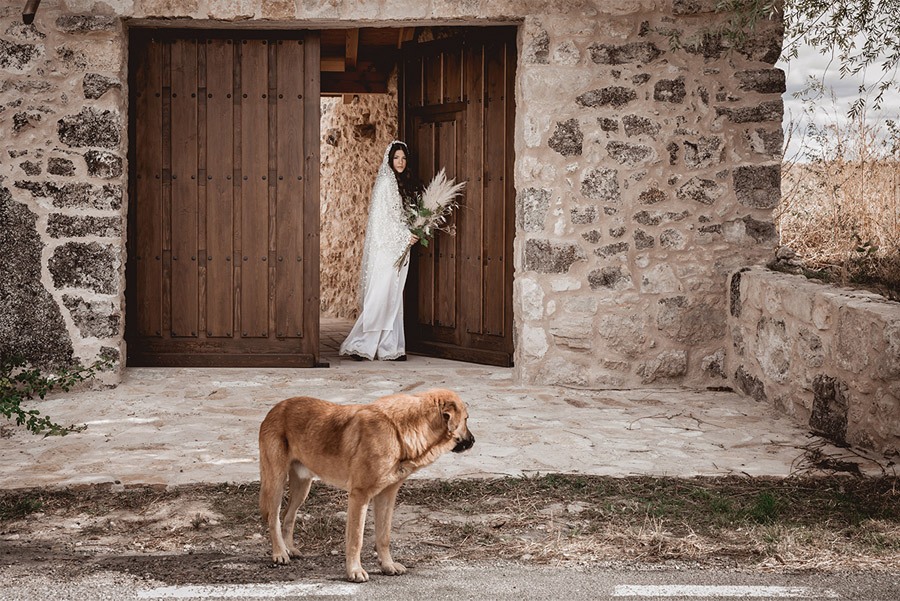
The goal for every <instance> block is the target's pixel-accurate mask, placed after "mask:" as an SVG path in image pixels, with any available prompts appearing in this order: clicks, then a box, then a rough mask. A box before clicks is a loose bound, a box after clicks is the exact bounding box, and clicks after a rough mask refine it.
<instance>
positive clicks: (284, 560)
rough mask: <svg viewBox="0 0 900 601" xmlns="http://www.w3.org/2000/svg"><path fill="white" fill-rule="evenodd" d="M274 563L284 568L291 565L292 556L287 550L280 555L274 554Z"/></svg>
mask: <svg viewBox="0 0 900 601" xmlns="http://www.w3.org/2000/svg"><path fill="white" fill-rule="evenodd" d="M272 563H274V564H275V565H277V566H283V565H287V564H289V563H291V554H290V552H289V551H288V550H287V549H285V550H284V551H281V552H279V553H272Z"/></svg>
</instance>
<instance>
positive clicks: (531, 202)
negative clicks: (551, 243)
mask: <svg viewBox="0 0 900 601" xmlns="http://www.w3.org/2000/svg"><path fill="white" fill-rule="evenodd" d="M516 204H517V205H518V207H517V210H516V220H517V221H518V227H519V228H521V229H522V230H523V231H525V232H542V231H544V220H545V219H546V217H547V211H548V210H549V208H550V190H544V189H542V188H525V189H524V190H520V191H519V193H518V195H517V196H516Z"/></svg>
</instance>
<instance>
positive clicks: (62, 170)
mask: <svg viewBox="0 0 900 601" xmlns="http://www.w3.org/2000/svg"><path fill="white" fill-rule="evenodd" d="M47 173H49V174H51V175H65V176H72V175H75V163H73V162H72V161H70V160H69V159H64V158H61V157H52V158H50V159H49V160H48V161H47Z"/></svg>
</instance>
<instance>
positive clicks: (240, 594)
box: [138, 582, 359, 599]
mask: <svg viewBox="0 0 900 601" xmlns="http://www.w3.org/2000/svg"><path fill="white" fill-rule="evenodd" d="M358 588H359V587H358V586H356V585H353V584H302V583H290V584H289V583H286V582H285V583H272V584H235V585H224V584H223V585H218V586H164V587H161V588H155V589H151V590H147V591H138V598H139V599H188V598H201V599H240V598H246V597H257V598H259V597H262V598H285V597H304V596H310V595H317V596H332V597H349V596H351V595H355V594H356V591H357V590H358Z"/></svg>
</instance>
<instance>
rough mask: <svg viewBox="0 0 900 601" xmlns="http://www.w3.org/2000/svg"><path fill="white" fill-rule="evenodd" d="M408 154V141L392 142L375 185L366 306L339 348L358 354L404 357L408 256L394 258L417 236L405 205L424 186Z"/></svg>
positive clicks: (363, 290)
mask: <svg viewBox="0 0 900 601" xmlns="http://www.w3.org/2000/svg"><path fill="white" fill-rule="evenodd" d="M408 160H409V149H408V148H407V146H406V144H404V143H403V142H400V141H398V140H394V141H393V142H391V144H390V145H389V146H388V148H387V150H386V151H385V153H384V159H383V160H382V162H381V166H380V167H379V168H378V175H377V176H376V177H375V185H374V186H373V187H372V199H371V201H370V203H369V222H368V224H367V225H366V239H365V243H364V245H363V257H362V273H361V275H360V299H361V305H362V309H361V311H360V313H359V318H358V319H357V320H356V323H355V324H353V329H352V330H350V334H349V335H348V336H347V339H346V340H344V342H343V344H341V349H340V354H341V355H349V356H350V357H352V358H353V359H356V360H362V359H370V360H371V359H379V360H382V361H404V360H406V338H405V337H404V335H403V286H404V285H405V284H406V274H407V272H408V271H409V259H407V260H406V261H405V262H404V263H403V265H402V266H401V267H400V268H399V269H397V267H396V266H395V263H396V262H397V260H398V259H399V258H400V256H401V255H402V254H403V252H404V251H405V250H406V247H407V246H408V245H410V244H415V242H416V241H417V240H418V238H417V237H416V236H414V235H412V234H411V233H410V232H409V229H408V228H407V226H406V222H405V220H404V218H403V206H404V203H406V204H412V203H414V202H415V197H416V195H417V194H419V193H421V190H422V186H421V184H420V183H419V182H418V181H417V180H416V179H415V177H414V176H413V175H412V174H411V173H410V171H409V170H407V162H408Z"/></svg>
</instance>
